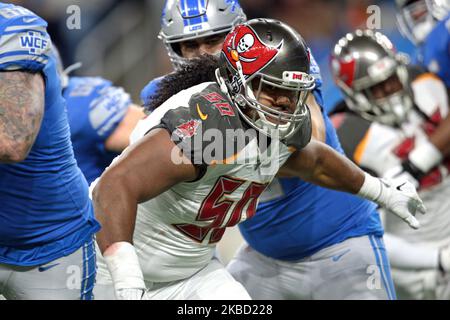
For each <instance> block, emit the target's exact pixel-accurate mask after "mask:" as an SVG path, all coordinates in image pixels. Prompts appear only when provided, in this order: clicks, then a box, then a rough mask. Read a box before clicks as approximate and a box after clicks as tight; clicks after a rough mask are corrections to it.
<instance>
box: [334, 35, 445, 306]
mask: <svg viewBox="0 0 450 320" xmlns="http://www.w3.org/2000/svg"><path fill="white" fill-rule="evenodd" d="M406 62H407V61H405V59H404V58H403V57H402V56H401V55H399V54H397V53H395V51H394V48H393V45H392V43H391V42H390V41H389V39H388V38H387V37H385V36H384V35H382V34H381V33H378V32H372V31H370V30H367V31H362V30H357V31H355V32H354V33H352V34H348V35H346V36H345V37H344V38H342V39H341V40H340V41H339V42H338V44H337V45H336V47H335V50H334V55H333V59H332V70H333V73H334V76H335V80H336V83H337V84H338V86H339V87H340V88H341V90H342V92H343V93H344V96H345V102H346V104H347V106H348V107H349V109H350V110H351V111H352V112H353V113H349V112H347V113H338V114H336V115H334V116H333V121H334V122H335V124H336V126H337V127H338V130H337V131H338V135H339V138H340V140H341V143H342V146H343V147H344V151H345V152H346V154H347V155H348V156H349V157H350V158H352V159H353V160H354V161H355V163H357V164H358V165H360V166H361V167H363V168H364V169H367V170H370V171H371V172H374V173H376V174H377V175H378V176H384V177H389V178H402V179H405V178H406V179H408V180H409V181H411V182H412V183H413V184H415V186H416V187H418V188H419V195H420V196H421V198H422V199H423V201H424V203H425V205H426V207H427V209H428V210H429V211H430V212H431V213H430V214H429V215H427V216H424V217H421V218H420V220H419V221H420V223H421V228H420V230H418V231H412V230H410V229H409V228H404V226H403V223H402V221H401V220H399V219H396V218H395V217H394V216H392V215H387V216H386V219H385V229H386V234H385V242H386V248H387V250H388V253H389V258H390V261H391V266H392V276H393V280H394V283H395V285H396V289H397V290H396V291H397V294H398V296H399V298H407V299H446V300H448V299H450V197H449V194H450V177H449V175H448V172H449V169H450V158H449V152H448V145H449V141H448V139H447V138H446V136H445V135H443V134H441V133H440V132H443V131H442V129H444V131H445V129H446V128H443V126H448V124H447V123H446V121H445V120H443V119H445V118H446V117H448V115H449V110H448V98H447V92H446V88H445V85H444V83H443V82H442V80H440V79H439V78H438V77H437V76H435V75H433V74H431V73H429V72H425V71H423V70H421V69H420V68H418V67H417V66H412V65H409V64H407V63H406Z"/></svg>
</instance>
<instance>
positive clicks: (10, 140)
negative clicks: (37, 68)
mask: <svg viewBox="0 0 450 320" xmlns="http://www.w3.org/2000/svg"><path fill="white" fill-rule="evenodd" d="M44 86H45V84H44V79H43V77H42V75H41V74H40V73H35V74H33V73H29V72H21V71H11V72H0V163H14V162H20V161H23V160H24V159H25V158H26V157H27V156H28V153H29V152H30V150H31V147H32V146H33V144H34V141H35V139H36V136H37V134H38V132H39V128H40V126H41V120H42V116H43V113H44V96H45V94H44Z"/></svg>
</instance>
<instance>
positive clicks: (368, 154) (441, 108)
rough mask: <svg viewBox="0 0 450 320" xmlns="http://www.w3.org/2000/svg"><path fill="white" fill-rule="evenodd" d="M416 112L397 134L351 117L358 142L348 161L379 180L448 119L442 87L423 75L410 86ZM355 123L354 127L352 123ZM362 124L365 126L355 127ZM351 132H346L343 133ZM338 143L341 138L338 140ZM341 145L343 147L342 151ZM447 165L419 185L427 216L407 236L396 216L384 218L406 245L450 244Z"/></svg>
mask: <svg viewBox="0 0 450 320" xmlns="http://www.w3.org/2000/svg"><path fill="white" fill-rule="evenodd" d="M412 89H413V93H414V103H415V108H414V109H413V111H412V112H410V113H409V114H408V119H407V121H405V123H404V124H403V125H402V127H401V128H398V129H396V128H393V127H389V126H386V125H382V124H379V123H375V122H374V123H369V122H367V121H365V120H361V119H360V118H358V119H356V117H355V116H352V119H353V120H351V123H350V122H348V124H347V127H348V128H349V129H350V127H351V126H353V127H358V128H360V131H361V132H359V133H358V132H354V135H355V136H359V137H360V138H361V139H360V141H357V143H356V144H355V145H354V148H353V149H351V148H348V149H347V150H346V153H347V155H348V156H349V157H351V158H353V160H354V161H355V162H356V163H357V164H358V165H360V166H361V167H363V168H366V169H369V170H370V171H373V172H375V173H376V174H377V175H378V176H383V175H384V174H385V173H386V172H387V171H388V170H389V169H392V168H393V167H395V166H397V165H399V164H401V162H402V160H405V159H406V158H407V157H408V154H409V153H410V152H411V151H412V150H413V149H414V147H415V146H417V145H420V144H421V143H423V142H424V141H427V140H428V136H429V135H430V134H431V133H432V132H433V131H434V130H435V129H436V127H437V126H438V124H439V122H440V121H441V120H442V119H444V118H445V117H446V116H447V114H448V99H447V92H446V88H445V86H444V84H443V83H442V81H440V80H438V79H437V78H436V77H435V76H433V75H431V74H428V73H425V74H422V75H420V76H419V77H417V78H416V79H415V80H414V81H413V82H412ZM357 121H359V122H360V123H359V124H356V122H357ZM361 121H364V122H365V123H366V125H365V126H364V125H360V124H361ZM348 132H350V130H348ZM340 138H341V139H345V137H342V136H340ZM344 144H345V142H344V141H343V145H344ZM449 169H450V159H445V160H444V161H443V162H442V163H441V164H440V165H439V166H438V167H437V168H435V169H433V170H432V171H431V172H430V173H429V174H428V175H427V176H425V177H424V178H423V179H421V181H420V190H419V194H420V196H421V198H422V199H423V201H424V203H425V206H426V207H427V209H428V213H427V214H426V215H424V216H422V215H419V216H418V217H417V218H418V219H419V220H420V223H421V228H420V229H419V230H411V228H409V226H408V225H407V224H405V223H404V222H403V221H402V220H401V219H399V218H397V217H396V216H395V215H392V214H387V215H386V221H385V222H386V223H385V224H386V231H388V232H391V233H393V234H395V235H398V236H401V237H402V238H404V239H407V240H408V241H409V242H411V243H419V242H420V243H422V244H425V245H426V244H427V243H429V244H430V245H431V246H436V245H438V246H439V245H441V244H447V243H450V196H449V195H450V178H449V176H448V172H449Z"/></svg>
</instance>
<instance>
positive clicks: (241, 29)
mask: <svg viewBox="0 0 450 320" xmlns="http://www.w3.org/2000/svg"><path fill="white" fill-rule="evenodd" d="M282 46H283V41H281V42H280V43H279V44H278V45H277V46H275V47H271V46H268V45H266V44H264V43H263V42H262V41H261V39H259V37H258V35H257V34H256V33H255V32H254V31H253V29H252V28H251V27H249V26H246V25H241V26H238V27H236V28H235V29H234V31H233V32H231V33H230V34H229V35H228V36H227V38H226V39H225V42H224V45H223V50H222V52H223V54H225V57H226V58H227V60H228V62H229V63H230V64H231V65H232V66H233V68H234V69H236V70H237V66H236V62H238V61H239V62H240V64H241V66H242V73H243V74H244V76H246V77H248V76H250V75H252V74H254V73H255V72H258V71H260V70H261V69H263V68H264V67H265V66H267V65H268V64H269V63H270V62H272V61H273V59H275V57H276V56H277V54H278V53H279V52H280V50H281V47H282Z"/></svg>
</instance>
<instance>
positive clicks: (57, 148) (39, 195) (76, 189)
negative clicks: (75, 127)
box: [0, 3, 100, 299]
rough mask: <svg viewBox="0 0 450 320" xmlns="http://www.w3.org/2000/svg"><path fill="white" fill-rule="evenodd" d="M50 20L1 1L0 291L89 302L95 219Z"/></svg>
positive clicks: (15, 295)
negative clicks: (76, 152)
mask: <svg viewBox="0 0 450 320" xmlns="http://www.w3.org/2000/svg"><path fill="white" fill-rule="evenodd" d="M46 26H47V23H46V22H45V21H44V20H42V19H41V18H40V17H38V16H36V15H35V14H34V13H32V12H31V11H29V10H27V9H24V8H22V7H19V6H15V5H11V4H4V3H0V49H1V51H0V52H1V53H0V203H1V208H0V294H3V295H4V296H5V297H6V298H7V299H91V298H92V288H93V285H94V281H95V274H96V269H95V246H94V240H93V235H94V233H95V232H97V231H98V230H99V229H100V226H99V224H98V222H97V221H96V220H95V218H94V215H93V209H92V204H91V201H90V200H89V195H88V184H87V182H86V179H85V178H84V177H83V175H82V173H81V171H80V170H79V168H78V167H77V164H76V161H75V158H74V155H73V151H72V145H71V143H70V132H69V126H68V122H67V117H66V109H65V105H64V99H63V97H62V95H61V86H60V81H59V77H58V73H57V67H56V61H55V59H54V57H53V56H52V55H51V49H52V43H51V39H50V37H49V35H48V34H47V32H46Z"/></svg>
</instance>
